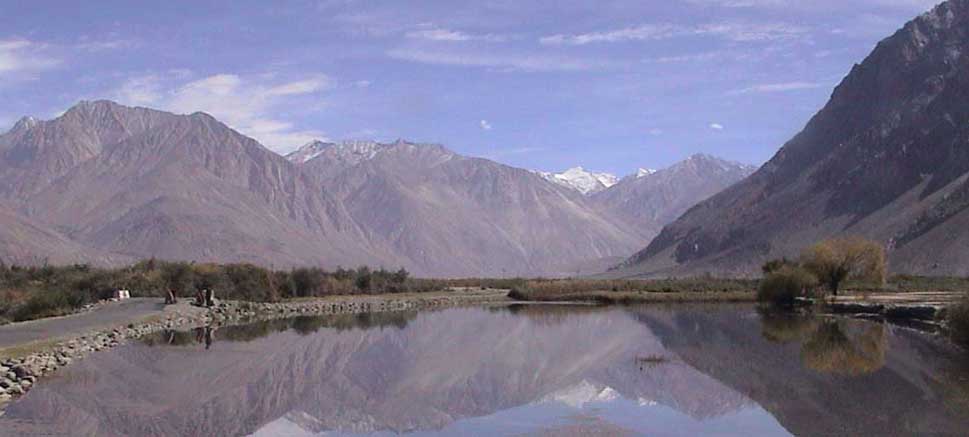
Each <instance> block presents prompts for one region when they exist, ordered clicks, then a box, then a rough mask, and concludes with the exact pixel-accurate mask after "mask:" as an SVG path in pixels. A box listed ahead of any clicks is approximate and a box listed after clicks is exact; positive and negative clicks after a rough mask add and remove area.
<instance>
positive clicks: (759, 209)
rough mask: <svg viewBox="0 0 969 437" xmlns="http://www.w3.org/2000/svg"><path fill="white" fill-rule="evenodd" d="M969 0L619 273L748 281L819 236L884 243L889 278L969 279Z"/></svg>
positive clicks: (885, 44) (880, 52) (864, 75)
mask: <svg viewBox="0 0 969 437" xmlns="http://www.w3.org/2000/svg"><path fill="white" fill-rule="evenodd" d="M967 53H969V0H950V1H948V2H945V3H942V4H941V5H939V6H937V7H936V8H934V9H933V10H932V11H930V12H928V13H926V14H924V15H922V16H920V17H918V18H916V19H915V20H913V21H911V22H909V23H908V24H906V25H905V26H904V28H902V29H901V30H899V31H898V32H897V33H895V34H894V35H893V36H891V37H889V38H888V39H885V40H884V41H882V42H880V43H879V44H878V46H877V47H876V48H875V49H874V51H873V52H872V53H871V54H870V55H869V56H868V58H867V59H865V61H864V62H863V63H862V64H860V65H856V66H855V67H854V68H853V69H852V70H851V73H850V74H849V75H848V76H847V77H846V78H845V79H844V80H843V81H842V83H841V84H840V85H838V87H837V88H836V89H835V90H834V93H833V94H832V96H831V99H830V101H829V102H828V103H827V105H826V106H825V107H824V108H823V109H822V110H821V111H820V112H818V114H817V115H815V116H814V118H813V119H811V121H810V122H809V123H808V124H807V126H806V127H805V129H804V130H803V131H802V132H801V133H799V134H798V135H797V136H795V137H794V138H793V139H792V140H790V141H789V142H788V143H787V144H785V145H784V146H783V148H781V150H780V151H779V152H778V153H777V154H776V155H775V156H774V157H773V159H771V160H770V161H769V162H768V163H767V164H765V165H764V166H763V167H761V169H760V170H758V171H757V172H756V173H754V174H753V175H752V176H751V177H749V178H747V179H746V180H744V181H743V182H741V183H739V184H737V185H734V186H732V187H730V188H728V189H727V190H725V191H724V192H722V193H720V194H718V195H716V196H713V197H712V198H710V199H709V200H707V201H705V202H702V203H700V204H699V205H697V206H695V207H693V208H692V209H690V210H689V211H688V212H687V213H686V214H685V215H684V216H683V217H681V218H680V219H678V220H677V221H675V222H674V223H672V224H671V225H669V226H667V227H666V228H665V229H664V230H663V231H662V233H661V234H660V235H659V236H658V237H657V238H656V239H655V240H653V241H652V243H651V244H650V245H649V246H648V247H647V248H646V249H645V250H643V251H642V252H640V253H639V254H637V255H636V256H634V257H633V258H631V259H630V260H629V261H628V262H627V263H626V266H625V267H624V268H623V269H622V270H621V271H618V272H615V274H616V275H617V276H650V275H652V276H669V275H687V274H695V273H699V272H713V273H717V274H725V275H753V274H756V273H757V272H758V266H759V265H760V264H761V263H762V262H763V261H764V260H767V259H769V258H775V257H780V256H793V255H796V254H797V253H798V252H799V251H800V250H801V248H802V247H804V246H806V245H808V244H810V243H812V242H814V241H817V240H819V239H822V238H826V237H830V236H834V235H844V234H854V235H862V236H866V237H869V238H872V239H875V240H877V241H880V242H882V243H883V244H884V245H885V246H886V247H887V249H888V256H889V261H890V269H891V271H893V272H906V273H916V274H931V275H967V274H969V232H967V231H966V229H969V105H966V104H965V102H966V98H967V97H969V74H966V71H969V57H967V56H966V54H967Z"/></svg>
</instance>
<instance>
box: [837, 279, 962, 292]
mask: <svg viewBox="0 0 969 437" xmlns="http://www.w3.org/2000/svg"><path fill="white" fill-rule="evenodd" d="M844 289H845V290H846V291H854V292H857V293H867V292H872V293H874V292H896V293H912V292H923V291H950V292H955V291H969V278H959V277H951V276H912V275H895V276H892V277H890V278H889V279H888V282H887V283H885V284H884V285H882V284H865V283H861V282H857V281H848V282H847V283H846V284H845V287H844Z"/></svg>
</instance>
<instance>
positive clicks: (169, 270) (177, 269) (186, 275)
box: [162, 262, 195, 293]
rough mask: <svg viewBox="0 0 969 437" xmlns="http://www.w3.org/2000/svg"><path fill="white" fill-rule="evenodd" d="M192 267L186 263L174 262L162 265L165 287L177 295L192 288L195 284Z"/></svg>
mask: <svg viewBox="0 0 969 437" xmlns="http://www.w3.org/2000/svg"><path fill="white" fill-rule="evenodd" d="M194 276H195V275H194V274H193V271H192V265H191V264H189V263H185V262H172V263H165V264H163V265H162V278H163V280H164V281H165V287H167V288H169V289H172V290H174V291H175V292H176V293H181V292H184V291H185V290H187V289H189V288H191V287H192V285H193V282H194Z"/></svg>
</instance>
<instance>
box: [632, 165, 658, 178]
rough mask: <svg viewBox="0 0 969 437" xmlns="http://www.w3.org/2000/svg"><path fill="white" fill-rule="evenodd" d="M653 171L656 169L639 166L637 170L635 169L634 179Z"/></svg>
mask: <svg viewBox="0 0 969 437" xmlns="http://www.w3.org/2000/svg"><path fill="white" fill-rule="evenodd" d="M654 173H656V170H655V169H652V168H641V169H639V170H636V179H639V178H642V177H646V176H649V175H651V174H654Z"/></svg>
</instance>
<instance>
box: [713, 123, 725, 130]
mask: <svg viewBox="0 0 969 437" xmlns="http://www.w3.org/2000/svg"><path fill="white" fill-rule="evenodd" d="M710 129H713V130H723V129H724V127H723V125H722V124H720V123H710Z"/></svg>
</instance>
